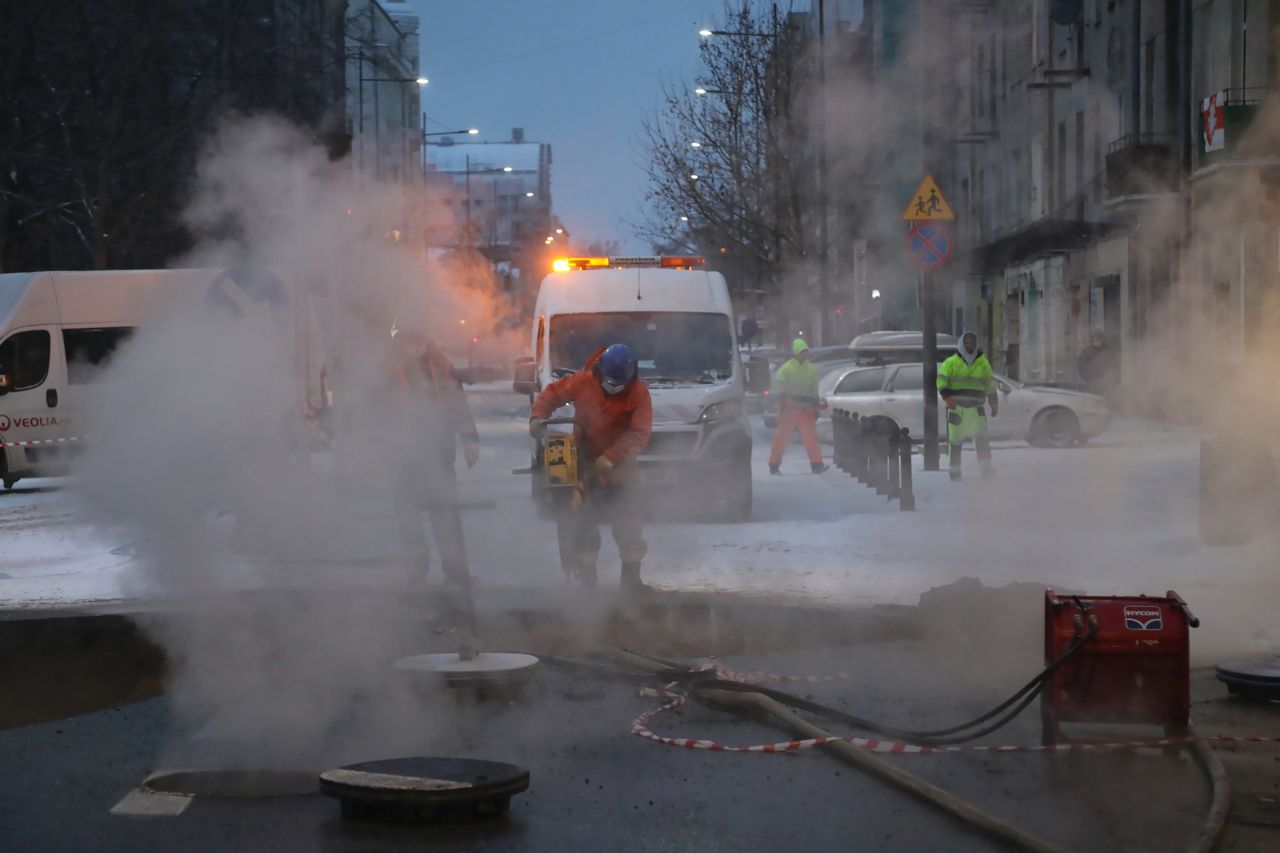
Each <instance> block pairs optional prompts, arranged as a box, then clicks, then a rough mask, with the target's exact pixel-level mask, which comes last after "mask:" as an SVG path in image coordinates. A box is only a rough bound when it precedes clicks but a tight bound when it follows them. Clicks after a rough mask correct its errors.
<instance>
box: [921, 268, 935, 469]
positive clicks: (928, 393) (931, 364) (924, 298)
mask: <svg viewBox="0 0 1280 853" xmlns="http://www.w3.org/2000/svg"><path fill="white" fill-rule="evenodd" d="M932 279H933V274H932V273H930V272H929V271H928V270H920V315H921V319H922V320H923V322H922V323H921V324H920V328H921V338H922V340H921V345H922V353H923V359H924V365H923V367H924V470H926V471H937V470H939V467H938V334H937V332H936V331H935V329H934V317H933V281H932Z"/></svg>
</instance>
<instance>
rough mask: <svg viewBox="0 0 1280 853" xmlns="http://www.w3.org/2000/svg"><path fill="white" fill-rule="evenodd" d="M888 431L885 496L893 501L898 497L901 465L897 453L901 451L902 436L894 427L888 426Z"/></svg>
mask: <svg viewBox="0 0 1280 853" xmlns="http://www.w3.org/2000/svg"><path fill="white" fill-rule="evenodd" d="M888 432H889V457H888V459H887V460H886V461H887V462H888V464H889V470H888V472H887V473H888V477H886V482H887V487H886V496H887V497H888V498H889V500H891V501H894V500H897V499H898V495H899V494H900V491H899V484H898V478H899V476H900V467H901V466H900V464H899V462H898V454H899V453H901V452H902V436H900V435H899V434H898V430H897V428H896V427H889V428H888ZM909 446H910V445H908V447H909Z"/></svg>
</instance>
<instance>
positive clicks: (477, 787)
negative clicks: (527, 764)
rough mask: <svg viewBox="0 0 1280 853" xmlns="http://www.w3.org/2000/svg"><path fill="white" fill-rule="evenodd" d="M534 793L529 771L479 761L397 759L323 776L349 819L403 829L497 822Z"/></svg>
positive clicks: (325, 789)
mask: <svg viewBox="0 0 1280 853" xmlns="http://www.w3.org/2000/svg"><path fill="white" fill-rule="evenodd" d="M528 787H529V771H528V770H525V769H524V768H523V767H516V766H515V765H514V764H503V763H501V762H498V761H483V760H480V759H474V758H392V759H387V760H385V761H366V762H363V763H361V764H350V765H347V766H346V767H339V768H337V769H334V770H326V771H325V772H324V773H322V774H320V791H321V792H322V793H324V794H328V795H329V796H331V797H334V798H336V799H338V800H339V801H340V802H341V803H342V815H343V817H346V818H352V819H356V820H380V821H391V822H397V823H430V822H443V821H456V820H475V819H483V818H490V817H497V816H498V815H501V814H504V813H506V811H507V807H508V805H509V804H510V802H511V797H512V796H514V795H515V794H518V793H520V792H521V791H524V790H525V789H527V788H528Z"/></svg>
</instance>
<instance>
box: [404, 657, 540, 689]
mask: <svg viewBox="0 0 1280 853" xmlns="http://www.w3.org/2000/svg"><path fill="white" fill-rule="evenodd" d="M392 666H393V667H394V668H395V669H397V670H399V671H401V672H407V673H421V674H424V675H430V676H435V677H439V678H443V679H444V680H445V682H446V683H448V684H458V685H461V684H498V683H510V682H518V681H523V680H524V679H526V678H528V677H529V676H530V675H532V674H533V671H534V670H535V669H537V668H538V659H537V658H536V657H534V656H533V655H524V654H518V653H515V652H481V653H480V654H478V655H476V656H475V657H473V658H471V659H470V660H464V659H463V658H462V657H460V656H459V655H458V654H456V653H452V652H450V653H444V654H429V655H414V656H413V657H407V658H401V659H400V660H398V661H396V662H395V663H394V664H393V665H392Z"/></svg>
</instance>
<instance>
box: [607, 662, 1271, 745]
mask: <svg viewBox="0 0 1280 853" xmlns="http://www.w3.org/2000/svg"><path fill="white" fill-rule="evenodd" d="M734 680H737V679H734ZM640 695H642V696H652V697H656V698H659V699H666V700H668V701H667V702H666V703H664V704H662V705H660V706H658V707H657V708H654V709H653V710H651V711H646V712H645V713H643V714H641V715H640V716H639V717H636V719H635V721H634V722H632V723H631V733H632V734H633V735H636V736H638V737H642V738H644V739H645V740H651V741H653V742H654V743H660V744H663V745H664V746H678V747H681V748H683V749H705V750H710V751H712V752H796V751H798V750H801V749H815V748H817V747H820V746H826V745H828V744H832V743H837V742H839V743H847V744H852V745H853V746H858V747H862V748H863V749H865V750H867V751H868V752H886V753H893V754H895V755H921V754H924V753H936V752H1055V753H1056V752H1104V751H1110V750H1116V749H1146V748H1157V749H1158V748H1161V747H1168V746H1183V745H1185V744H1189V743H1193V742H1195V741H1208V742H1210V743H1280V737H1232V736H1230V735H1198V736H1187V737H1171V738H1156V739H1153V740H1117V741H1107V742H1104V743H1057V744H1048V745H1044V746H1008V745H1003V746H995V745H991V746H920V745H918V744H912V743H904V742H903V741H896V740H876V739H875V738H865V737H853V736H844V737H827V738H806V739H804V740H791V741H783V742H780V743H763V744H755V745H752V746H728V745H726V744H723V743H719V742H718V741H714V740H706V739H702V738H697V739H695V738H683V737H664V736H662V735H658V734H654V733H653V731H651V730H650V729H649V723H650V722H651V721H652V720H653V719H654V718H655V717H657V716H658V715H659V714H661V713H662V712H663V711H674V710H675V709H676V708H679V707H680V706H681V705H683V704H684V703H685V701H686V699H687V697H686V696H685V695H684V694H682V693H673V692H671V691H669V690H661V689H655V688H652V687H644V688H641V690H640Z"/></svg>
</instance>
